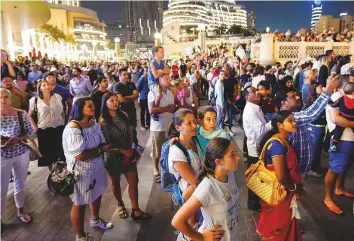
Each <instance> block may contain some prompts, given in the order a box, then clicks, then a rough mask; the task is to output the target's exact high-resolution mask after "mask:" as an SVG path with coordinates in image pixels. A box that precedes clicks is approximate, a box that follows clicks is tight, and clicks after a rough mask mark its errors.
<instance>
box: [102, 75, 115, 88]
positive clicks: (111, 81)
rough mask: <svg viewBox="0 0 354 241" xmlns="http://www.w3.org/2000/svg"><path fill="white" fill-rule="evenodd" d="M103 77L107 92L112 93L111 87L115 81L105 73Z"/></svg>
mask: <svg viewBox="0 0 354 241" xmlns="http://www.w3.org/2000/svg"><path fill="white" fill-rule="evenodd" d="M104 76H105V78H106V79H107V83H108V87H107V91H109V92H112V91H113V85H114V84H115V83H116V81H115V79H114V77H113V75H112V74H111V73H105V74H104Z"/></svg>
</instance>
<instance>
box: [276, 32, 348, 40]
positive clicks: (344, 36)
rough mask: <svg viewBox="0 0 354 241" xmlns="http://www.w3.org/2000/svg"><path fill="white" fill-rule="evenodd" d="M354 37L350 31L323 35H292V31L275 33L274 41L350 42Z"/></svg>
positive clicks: (305, 33)
mask: <svg viewBox="0 0 354 241" xmlns="http://www.w3.org/2000/svg"><path fill="white" fill-rule="evenodd" d="M353 37H354V33H353V31H349V30H348V29H346V30H344V31H343V32H341V33H339V32H335V31H333V30H332V31H323V32H322V33H317V34H316V33H311V32H304V31H303V32H300V31H298V32H297V33H295V34H292V33H291V31H290V30H288V31H286V32H285V33H283V32H279V31H277V30H276V31H275V32H274V40H275V41H279V42H300V41H306V42H350V41H352V39H353Z"/></svg>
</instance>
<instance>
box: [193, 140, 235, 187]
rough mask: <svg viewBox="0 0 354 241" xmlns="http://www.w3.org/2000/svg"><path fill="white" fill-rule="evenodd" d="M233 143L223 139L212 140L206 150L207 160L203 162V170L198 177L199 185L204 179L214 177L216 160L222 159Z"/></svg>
mask: <svg viewBox="0 0 354 241" xmlns="http://www.w3.org/2000/svg"><path fill="white" fill-rule="evenodd" d="M230 143H231V141H230V140H229V139H226V138H222V137H215V138H213V139H211V141H210V142H209V143H208V145H207V147H206V150H205V159H204V161H203V163H202V164H203V167H202V170H201V171H200V172H199V174H198V177H197V184H199V183H200V182H201V181H202V180H203V179H204V177H206V176H208V175H211V176H214V171H215V168H216V163H215V160H216V159H222V158H223V157H224V156H225V154H226V151H227V148H229V146H230Z"/></svg>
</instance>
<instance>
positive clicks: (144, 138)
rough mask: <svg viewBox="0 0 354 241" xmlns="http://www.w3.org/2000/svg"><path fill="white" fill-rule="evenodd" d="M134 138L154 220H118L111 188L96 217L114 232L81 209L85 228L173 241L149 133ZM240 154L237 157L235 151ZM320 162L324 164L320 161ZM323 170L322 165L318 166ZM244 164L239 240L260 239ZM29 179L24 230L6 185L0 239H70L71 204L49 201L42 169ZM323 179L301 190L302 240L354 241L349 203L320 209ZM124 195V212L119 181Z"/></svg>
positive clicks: (117, 236)
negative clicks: (338, 210)
mask: <svg viewBox="0 0 354 241" xmlns="http://www.w3.org/2000/svg"><path fill="white" fill-rule="evenodd" d="M234 131H235V132H236V136H235V138H234V139H235V141H236V143H237V144H238V146H239V147H242V140H243V134H242V131H241V129H240V128H239V127H237V128H235V129H234ZM138 132H139V133H138V134H139V142H140V144H142V145H144V146H145V145H146V149H145V152H144V153H143V156H142V159H141V161H140V162H139V165H138V171H139V179H140V182H139V198H140V199H139V203H140V206H141V208H142V209H143V210H144V209H145V210H146V211H147V212H149V213H151V214H152V215H153V219H152V220H150V221H147V222H142V223H137V222H133V221H132V220H131V219H130V218H128V219H127V220H121V219H120V218H119V217H118V215H117V209H116V201H115V199H114V197H113V195H112V193H111V188H110V185H109V187H108V188H107V190H106V191H105V193H104V195H103V199H102V206H101V212H100V213H101V216H102V217H103V218H104V219H106V220H111V221H112V222H113V223H114V225H115V227H114V228H113V229H112V230H108V231H105V232H103V231H100V230H93V229H91V228H90V227H89V226H88V223H89V208H87V209H86V215H85V217H86V218H85V221H86V222H85V227H86V230H87V231H89V232H90V233H91V234H93V235H94V237H95V240H102V241H113V240H116V241H135V240H137V241H173V240H175V239H176V235H175V234H174V230H173V229H172V227H171V225H170V221H171V219H172V217H173V214H174V211H172V209H171V199H170V195H169V194H167V193H164V192H162V191H161V189H160V186H159V185H157V184H156V183H154V182H153V177H152V164H151V159H150V157H149V154H150V147H151V142H150V140H148V138H149V132H141V131H140V130H139V131H138ZM239 153H240V154H242V153H241V152H239ZM323 160H328V159H327V158H324V159H323ZM323 165H324V166H325V165H326V164H325V163H323ZM245 167H246V165H245V163H243V162H241V163H240V167H239V168H240V170H239V171H238V172H237V173H236V179H237V183H238V186H239V188H240V193H241V205H242V211H241V215H242V217H243V218H242V219H241V221H240V226H239V228H240V233H241V237H242V240H244V241H258V240H260V239H259V237H258V235H257V234H256V232H255V226H256V223H257V220H258V214H257V213H253V212H250V211H249V210H248V209H247V208H246V200H247V190H246V188H245V185H244V180H243V175H242V173H243V171H244V170H245ZM353 169H354V168H353V167H352V168H351V170H350V171H349V175H348V181H347V186H348V187H349V189H350V190H351V191H354V173H353V171H354V170H353ZM30 170H31V172H32V173H31V175H29V176H28V181H27V196H26V210H28V211H29V212H30V213H31V214H32V215H33V217H34V221H33V223H31V224H29V225H24V224H20V223H19V222H18V221H15V214H16V212H15V208H14V207H15V205H14V201H13V198H12V196H13V189H12V184H11V185H10V188H9V192H8V197H7V203H6V218H5V222H6V225H5V232H4V233H3V234H2V235H1V239H2V240H4V241H14V240H16V241H20V240H26V241H32V240H33V241H41V240H48V241H49V240H56V241H62V240H63V241H66V240H75V233H74V231H73V229H72V227H71V223H70V216H69V214H70V208H71V202H70V200H69V198H65V197H53V196H52V195H51V194H50V193H49V192H48V190H47V186H46V177H47V170H46V169H45V168H38V167H37V166H36V162H32V163H31V167H30ZM323 182H324V179H323V178H319V179H315V178H312V177H307V178H306V180H305V186H306V188H307V193H308V194H307V197H306V198H305V200H304V202H303V205H300V212H301V215H302V219H301V227H302V229H304V230H305V231H306V233H305V234H304V235H303V240H304V241H325V240H327V241H332V240H333V241H334V240H341V241H352V240H354V239H353V237H354V215H353V210H352V208H353V200H350V199H346V198H342V197H336V201H338V204H340V205H341V207H342V208H343V209H344V211H345V214H344V215H341V216H336V215H334V214H332V213H330V212H329V211H328V210H327V209H326V208H325V207H324V205H323V202H322V200H323V192H324V191H323ZM121 187H122V190H125V191H124V195H123V199H124V200H125V204H126V206H127V208H129V207H130V202H129V197H128V194H127V191H126V187H127V183H126V181H125V179H124V178H122V182H121Z"/></svg>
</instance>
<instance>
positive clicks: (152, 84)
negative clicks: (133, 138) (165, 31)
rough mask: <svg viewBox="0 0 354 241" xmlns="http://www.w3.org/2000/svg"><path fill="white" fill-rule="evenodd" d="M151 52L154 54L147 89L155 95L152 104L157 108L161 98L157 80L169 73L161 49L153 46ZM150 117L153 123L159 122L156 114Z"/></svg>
mask: <svg viewBox="0 0 354 241" xmlns="http://www.w3.org/2000/svg"><path fill="white" fill-rule="evenodd" d="M152 52H153V54H154V59H153V60H152V61H151V63H150V66H149V70H148V81H149V89H150V91H151V92H153V93H154V95H155V102H154V103H153V104H154V106H159V105H160V100H161V98H162V92H161V90H160V88H159V85H158V78H159V77H161V76H163V75H164V74H169V72H170V71H169V69H168V66H167V64H166V62H165V61H164V60H163V57H164V55H165V53H164V49H163V47H161V46H154V47H153V48H152ZM151 117H152V118H153V120H155V121H158V120H159V116H158V115H157V114H152V115H151Z"/></svg>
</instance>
